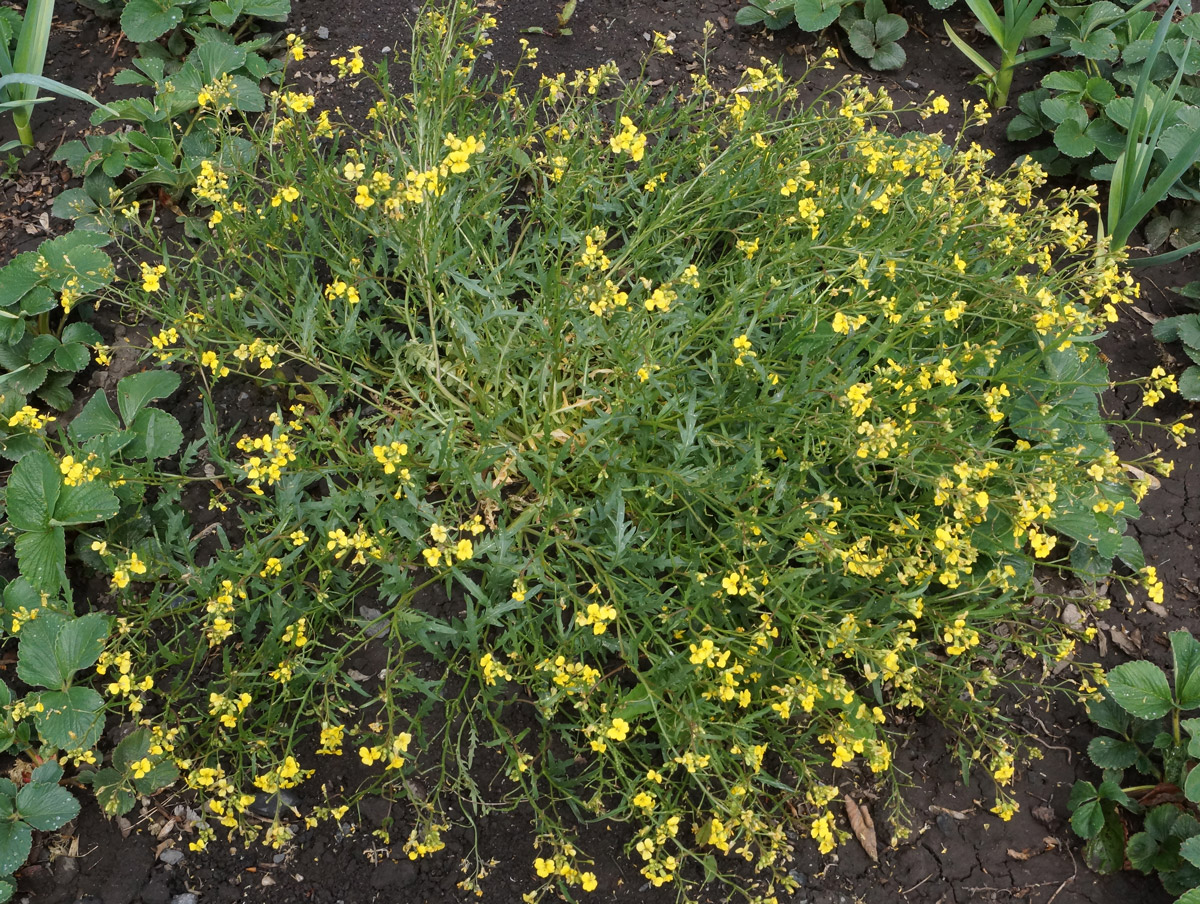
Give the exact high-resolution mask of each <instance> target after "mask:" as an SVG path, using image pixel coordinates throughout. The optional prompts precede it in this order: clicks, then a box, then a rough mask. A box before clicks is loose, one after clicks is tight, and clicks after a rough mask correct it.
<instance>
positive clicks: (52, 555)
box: [13, 459, 67, 594]
mask: <svg viewBox="0 0 1200 904" xmlns="http://www.w3.org/2000/svg"><path fill="white" fill-rule="evenodd" d="M24 460H25V459H21V461H24ZM18 464H19V462H18ZM13 546H14V547H15V548H16V550H17V564H18V565H19V566H20V568H21V574H22V575H24V576H25V577H26V578H28V579H29V583H31V584H33V586H34V587H36V588H38V589H39V590H44V591H45V592H46V593H53V594H56V593H58V591H59V590H60V589H61V587H62V585H63V581H64V580H65V579H66V567H67V538H66V534H64V533H63V529H62V528H61V527H51V528H49V529H47V530H38V531H28V532H26V533H22V534H21V535H20V536H18V537H17V539H16V541H15V542H14V544H13Z"/></svg>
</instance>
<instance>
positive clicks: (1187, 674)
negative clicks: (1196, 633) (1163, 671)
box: [1171, 631, 1200, 711]
mask: <svg viewBox="0 0 1200 904" xmlns="http://www.w3.org/2000/svg"><path fill="white" fill-rule="evenodd" d="M1171 659H1172V662H1173V665H1174V669H1175V676H1174V677H1175V702H1176V704H1177V705H1178V706H1179V708H1180V709H1181V710H1185V711H1186V710H1189V709H1196V708H1197V707H1200V643H1197V642H1196V638H1194V637H1192V635H1191V634H1189V633H1188V632H1187V631H1172V632H1171Z"/></svg>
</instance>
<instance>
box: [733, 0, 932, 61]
mask: <svg viewBox="0 0 1200 904" xmlns="http://www.w3.org/2000/svg"><path fill="white" fill-rule="evenodd" d="M951 2H953V0H951ZM945 5H947V6H948V5H949V4H948V3H947V4H945ZM939 8H944V7H939ZM736 20H737V23H738V24H739V25H747V26H749V25H765V26H766V27H767V28H771V29H780V28H786V27H787V26H789V25H792V24H795V25H796V26H797V27H798V28H799V29H800V30H801V31H812V32H817V31H823V30H824V29H826V28H828V27H829V26H830V25H832V24H833V23H834V22H835V21H837V22H838V23H839V24H840V25H841V26H842V28H843V29H844V30H845V32H846V37H847V38H848V39H849V41H850V46H851V47H852V48H853V49H854V52H855V53H857V54H858V55H859V56H861V57H862V58H863V59H865V60H867V61H868V62H869V63H870V64H871V68H872V69H878V70H887V69H899V68H900V67H901V66H903V65H904V63H905V60H906V59H907V57H906V56H905V53H904V49H903V48H902V47H901V46H900V45H899V44H898V43H897V42H898V41H899V40H900V38H902V37H904V35H905V34H907V33H908V22H906V21H905V20H904V18H903V17H902V16H898V15H895V14H894V13H889V12H888V11H887V8H886V7H885V6H884V4H883V0H751V4H750V5H749V6H744V7H742V8H741V9H739V10H738V12H737V16H736Z"/></svg>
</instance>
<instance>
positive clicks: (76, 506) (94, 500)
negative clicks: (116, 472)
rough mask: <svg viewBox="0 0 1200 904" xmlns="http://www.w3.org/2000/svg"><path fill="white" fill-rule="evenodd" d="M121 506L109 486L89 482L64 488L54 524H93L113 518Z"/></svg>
mask: <svg viewBox="0 0 1200 904" xmlns="http://www.w3.org/2000/svg"><path fill="white" fill-rule="evenodd" d="M120 507H121V505H120V503H119V502H118V501H117V497H116V496H115V495H114V494H113V491H112V490H110V489H109V488H108V486H107V484H104V483H102V482H101V481H98V480H87V481H84V482H83V483H78V484H75V485H74V486H70V485H67V486H63V488H62V492H61V493H60V494H59V497H58V503H57V504H56V505H55V506H54V515H53V518H52V523H54V524H61V525H65V526H74V525H78V524H92V523H94V522H96V521H104V520H105V519H107V518H111V517H113V516H114V515H115V514H116V513H117V511H118V510H119V509H120Z"/></svg>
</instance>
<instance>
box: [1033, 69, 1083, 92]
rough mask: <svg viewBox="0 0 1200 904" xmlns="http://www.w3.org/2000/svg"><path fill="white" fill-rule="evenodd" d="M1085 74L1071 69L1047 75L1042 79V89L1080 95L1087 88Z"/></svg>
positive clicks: (1079, 70) (1080, 70)
mask: <svg viewBox="0 0 1200 904" xmlns="http://www.w3.org/2000/svg"><path fill="white" fill-rule="evenodd" d="M1087 81H1088V77H1087V73H1086V72H1084V71H1083V70H1082V69H1071V70H1066V71H1062V70H1060V71H1058V72H1051V73H1048V74H1047V75H1046V76H1045V77H1044V78H1043V79H1042V87H1043V88H1049V89H1051V90H1052V91H1067V92H1069V93H1072V94H1082V93H1083V92H1084V90H1085V89H1086V87H1087Z"/></svg>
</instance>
